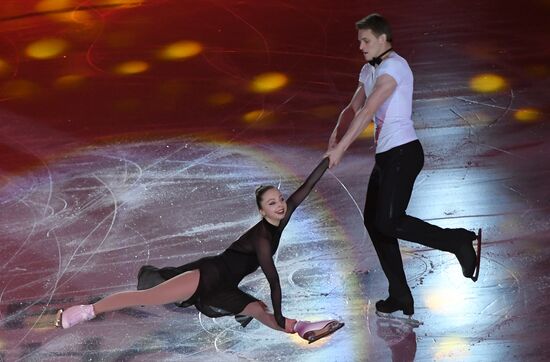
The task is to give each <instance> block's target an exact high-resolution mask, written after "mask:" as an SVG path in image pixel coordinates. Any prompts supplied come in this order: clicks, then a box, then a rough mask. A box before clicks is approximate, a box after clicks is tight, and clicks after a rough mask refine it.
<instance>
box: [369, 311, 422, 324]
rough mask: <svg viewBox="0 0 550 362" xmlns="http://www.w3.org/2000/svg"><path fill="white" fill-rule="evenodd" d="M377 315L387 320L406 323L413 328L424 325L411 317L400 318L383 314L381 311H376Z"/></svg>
mask: <svg viewBox="0 0 550 362" xmlns="http://www.w3.org/2000/svg"><path fill="white" fill-rule="evenodd" d="M376 315H377V316H379V317H381V318H387V319H391V320H394V321H399V322H403V323H406V324H408V325H410V326H411V327H413V328H417V327H420V326H421V325H423V324H424V322H421V321H419V320H418V319H414V318H412V317H411V316H407V317H398V316H394V315H393V314H391V313H382V312H379V311H376Z"/></svg>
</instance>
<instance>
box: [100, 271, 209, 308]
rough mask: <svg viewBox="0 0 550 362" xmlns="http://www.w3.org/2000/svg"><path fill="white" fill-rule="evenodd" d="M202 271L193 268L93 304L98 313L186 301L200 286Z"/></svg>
mask: <svg viewBox="0 0 550 362" xmlns="http://www.w3.org/2000/svg"><path fill="white" fill-rule="evenodd" d="M199 279H200V271H199V270H198V269H195V270H191V271H188V272H185V273H183V274H180V275H178V276H176V277H174V278H172V279H168V280H167V281H165V282H163V283H161V284H159V285H157V286H156V287H153V288H150V289H145V290H137V291H128V292H120V293H116V294H112V295H109V296H107V297H105V298H103V299H101V300H100V301H99V302H97V303H95V304H94V305H93V307H94V312H95V314H96V315H98V314H100V313H106V312H111V311H114V310H119V309H123V308H127V307H133V306H136V305H159V304H169V303H175V302H179V301H184V300H187V299H189V298H191V296H193V294H194V293H195V291H196V290H197V287H198V286H199Z"/></svg>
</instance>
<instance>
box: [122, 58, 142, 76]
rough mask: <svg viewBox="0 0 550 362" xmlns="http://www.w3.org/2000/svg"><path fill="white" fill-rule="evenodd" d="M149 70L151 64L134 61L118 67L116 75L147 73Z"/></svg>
mask: <svg viewBox="0 0 550 362" xmlns="http://www.w3.org/2000/svg"><path fill="white" fill-rule="evenodd" d="M147 69H149V64H148V63H147V62H144V61H141V60H132V61H128V62H124V63H121V64H119V65H117V66H116V68H115V73H118V74H124V75H128V74H139V73H143V72H145V71H147Z"/></svg>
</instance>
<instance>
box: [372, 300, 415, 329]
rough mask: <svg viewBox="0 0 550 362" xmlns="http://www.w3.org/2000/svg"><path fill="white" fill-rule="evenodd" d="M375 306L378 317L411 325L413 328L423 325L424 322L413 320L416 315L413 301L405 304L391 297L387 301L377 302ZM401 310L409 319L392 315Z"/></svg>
mask: <svg viewBox="0 0 550 362" xmlns="http://www.w3.org/2000/svg"><path fill="white" fill-rule="evenodd" d="M375 306H376V315H377V316H379V317H382V318H388V319H393V320H397V321H402V322H405V323H407V324H409V325H411V326H412V327H418V326H419V325H421V324H422V322H420V321H418V320H416V319H413V318H412V316H413V314H414V302H413V301H412V299H411V301H410V302H408V303H403V302H400V301H398V300H397V299H394V298H392V297H391V296H390V297H388V299H386V300H379V301H378V302H376V305H375ZM399 310H400V311H403V314H404V315H406V316H407V317H398V316H394V315H392V313H393V312H397V311H399Z"/></svg>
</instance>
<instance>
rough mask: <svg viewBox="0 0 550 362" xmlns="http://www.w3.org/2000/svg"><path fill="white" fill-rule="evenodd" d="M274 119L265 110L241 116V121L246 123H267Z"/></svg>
mask: <svg viewBox="0 0 550 362" xmlns="http://www.w3.org/2000/svg"><path fill="white" fill-rule="evenodd" d="M274 119H275V117H274V113H273V112H272V111H268V110H265V109H257V110H254V111H250V112H248V113H245V114H244V116H243V120H244V121H245V122H247V123H257V122H269V121H273V120H274Z"/></svg>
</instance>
